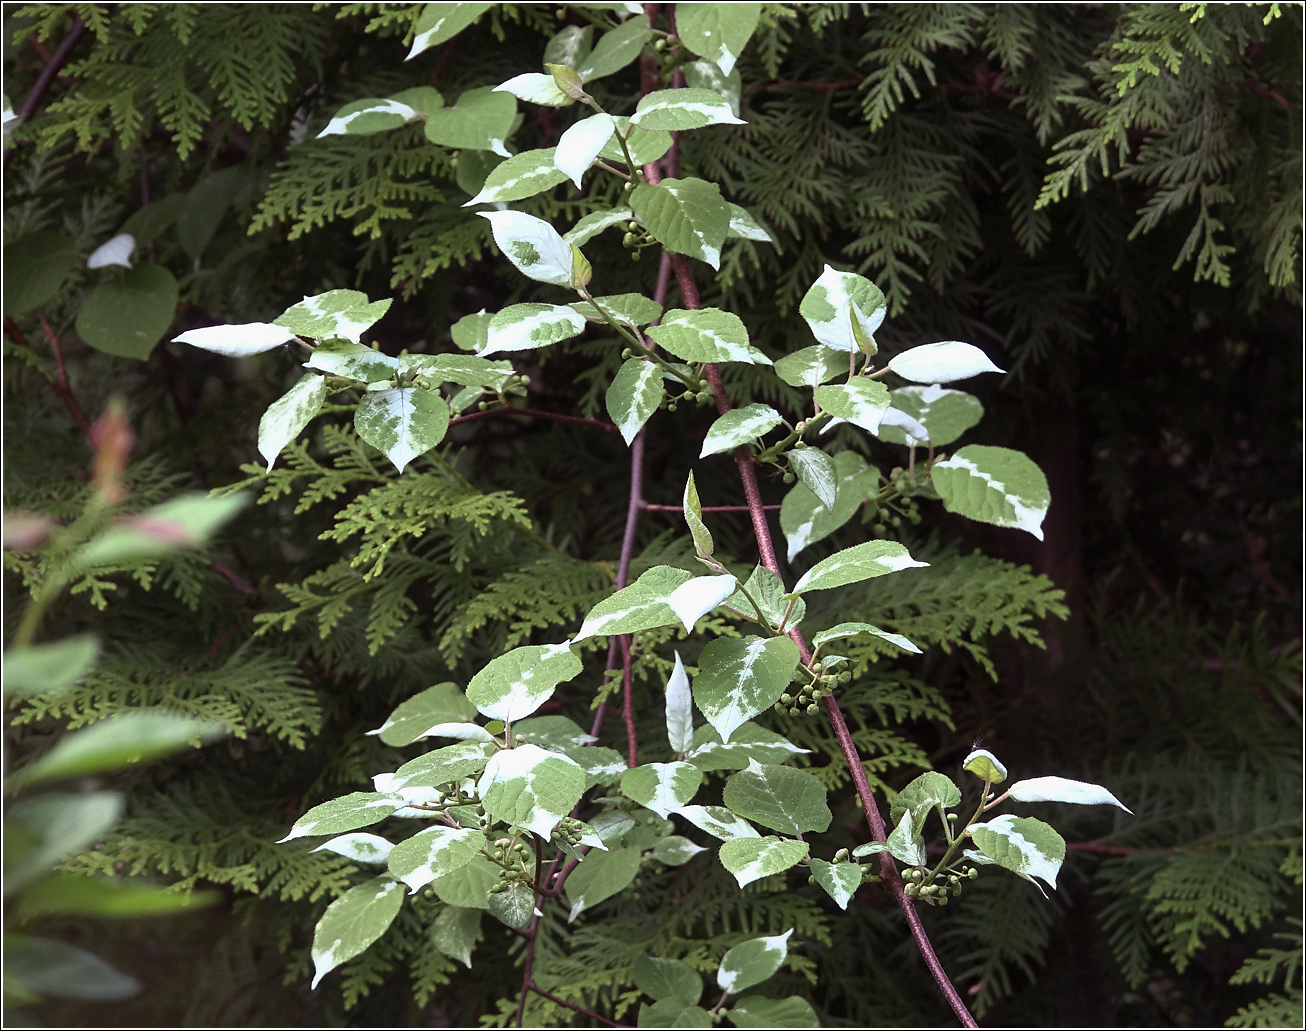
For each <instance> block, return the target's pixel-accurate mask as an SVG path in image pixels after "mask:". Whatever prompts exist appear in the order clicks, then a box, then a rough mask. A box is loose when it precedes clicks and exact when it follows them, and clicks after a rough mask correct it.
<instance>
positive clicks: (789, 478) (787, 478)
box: [784, 473, 798, 483]
mask: <svg viewBox="0 0 1306 1031" xmlns="http://www.w3.org/2000/svg"><path fill="white" fill-rule="evenodd" d="M796 479H798V477H796V476H795V475H794V474H793V473H785V475H784V481H785V483H793V482H794V480H796Z"/></svg>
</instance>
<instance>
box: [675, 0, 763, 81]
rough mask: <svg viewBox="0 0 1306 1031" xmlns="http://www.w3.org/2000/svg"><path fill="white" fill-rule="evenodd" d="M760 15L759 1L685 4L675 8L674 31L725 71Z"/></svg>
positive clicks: (733, 63)
mask: <svg viewBox="0 0 1306 1031" xmlns="http://www.w3.org/2000/svg"><path fill="white" fill-rule="evenodd" d="M761 16H762V5H761V4H752V3H742V4H685V6H684V7H679V8H677V9H676V35H677V36H679V37H680V41H681V42H682V43H684V44H685V46H686V47H688V48H689V49H690V50H692V51H693V52H694V53H696V54H698V56H699V57H705V58H707V59H708V60H709V61H711V62H712V63H713V64H715V65H716V66H717V67H718V68H720V69H721V72H722V74H725V75H729V74H730V71H731V69H732V68H734V66H735V62H736V61H738V60H739V55H740V54H741V53H743V50H744V46H745V44H747V43H748V39H749V37H750V36H752V34H753V30H754V29H756V28H757V21H758V19H759V18H760V17H761Z"/></svg>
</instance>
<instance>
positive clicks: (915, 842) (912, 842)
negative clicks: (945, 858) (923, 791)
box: [885, 812, 929, 867]
mask: <svg viewBox="0 0 1306 1031" xmlns="http://www.w3.org/2000/svg"><path fill="white" fill-rule="evenodd" d="M885 844H886V845H887V846H888V850H889V854H890V855H891V856H893V858H894V859H896V860H898V861H899V862H900V863H906V864H907V865H908V866H920V867H924V866H927V865H928V863H929V859H928V857H927V855H926V853H925V844H924V842H922V841H921V837H920V831H919V830H918V829H917V827H916V820H915V818H914V817H913V816H912V814H911V813H910V812H903V814H902V817H901V818H900V819H899V820H898V824H897V826H895V827H894V828H893V830H892V831H890V832H889V840H888V841H887V842H886V843H885Z"/></svg>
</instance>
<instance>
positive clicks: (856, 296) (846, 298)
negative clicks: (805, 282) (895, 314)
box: [798, 265, 889, 354]
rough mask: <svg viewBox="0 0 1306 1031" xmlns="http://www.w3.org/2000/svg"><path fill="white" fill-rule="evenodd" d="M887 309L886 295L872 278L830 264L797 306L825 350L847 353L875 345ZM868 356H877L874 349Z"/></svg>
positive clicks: (872, 348)
mask: <svg viewBox="0 0 1306 1031" xmlns="http://www.w3.org/2000/svg"><path fill="white" fill-rule="evenodd" d="M888 310H889V309H888V306H887V304H886V303H885V300H884V294H883V293H881V292H880V288H879V287H877V286H876V285H875V284H874V283H872V282H871V281H870V280H869V279H867V278H865V277H864V276H859V275H856V274H855V273H852V272H840V271H838V270H837V269H833V268H831V267H830V266H829V265H826V266H825V269H824V271H822V273H821V275H820V277H819V278H818V279H817V280H816V282H815V283H813V284H812V287H811V289H810V290H808V291H807V293H806V294H804V295H803V299H802V301H801V303H800V304H799V305H798V314H800V315H801V316H802V317H803V319H804V320H805V321H806V322H807V325H808V326H810V327H811V330H812V335H813V336H814V337H816V339H817V340H818V341H819V342H820V343H822V344H824V345H825V346H826V347H831V348H834V350H836V351H845V352H847V351H852V352H857V351H860V350H862V348H861V346H860V345H861V343H862V342H864V341H866V340H871V341H872V344H873V334H874V333H875V331H876V330H877V329H879V328H880V325H881V323H883V322H884V316H885V314H886V313H887V312H888ZM854 327H856V328H854ZM859 336H860V337H862V341H859V340H858V337H859ZM868 353H870V354H874V353H875V349H874V346H872V347H871V350H870V351H869V352H868Z"/></svg>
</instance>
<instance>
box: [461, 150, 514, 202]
mask: <svg viewBox="0 0 1306 1031" xmlns="http://www.w3.org/2000/svg"><path fill="white" fill-rule="evenodd" d="M504 160H505V159H504V158H503V157H502V156H501V155H499V154H492V153H491V152H490V151H488V150H460V151H459V152H458V167H457V168H456V169H455V170H454V179H455V181H456V182H457V183H458V189H460V190H462V191H463V193H465V194H467V196H469V197H474V196H476V194H478V193H480V192H481V187H482V186H484V185H485V180H486V179H488V178H489V177H490V173H491V172H493V171H494V170H495V169H496V168H498V167H499V165H501V164H503V162H504Z"/></svg>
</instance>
